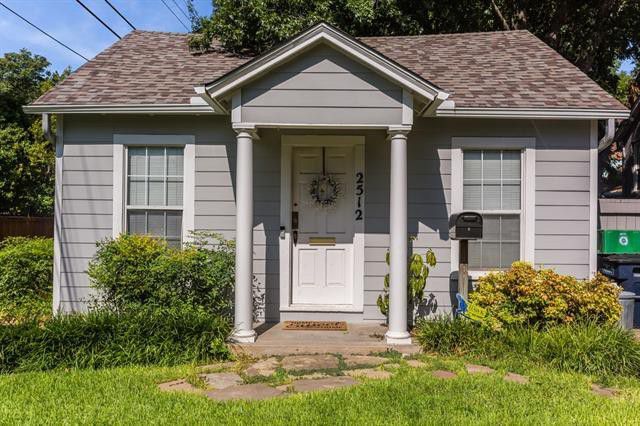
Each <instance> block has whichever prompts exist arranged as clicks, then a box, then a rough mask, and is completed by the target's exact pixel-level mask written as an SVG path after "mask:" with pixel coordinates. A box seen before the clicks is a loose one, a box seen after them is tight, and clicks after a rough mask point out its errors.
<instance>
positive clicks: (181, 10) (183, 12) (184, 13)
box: [171, 0, 189, 19]
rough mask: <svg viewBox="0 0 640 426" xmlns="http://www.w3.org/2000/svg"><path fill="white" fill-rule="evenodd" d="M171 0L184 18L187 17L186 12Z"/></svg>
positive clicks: (174, 0)
mask: <svg viewBox="0 0 640 426" xmlns="http://www.w3.org/2000/svg"><path fill="white" fill-rule="evenodd" d="M171 1H172V2H173V4H175V5H176V8H177V9H178V10H179V11H180V13H182V14H183V15H184V17H185V18H187V19H189V15H187V13H186V12H185V11H184V10H183V9H182V8H181V7H180V5H179V4H178V2H177V1H176V0H171Z"/></svg>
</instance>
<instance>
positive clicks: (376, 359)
mask: <svg viewBox="0 0 640 426" xmlns="http://www.w3.org/2000/svg"><path fill="white" fill-rule="evenodd" d="M343 361H344V363H345V365H346V366H347V367H348V368H353V367H361V366H374V367H375V366H378V365H382V364H385V363H387V362H389V358H383V357H381V356H373V355H345V356H344V357H343Z"/></svg>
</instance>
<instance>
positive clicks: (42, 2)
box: [0, 0, 633, 72]
mask: <svg viewBox="0 0 640 426" xmlns="http://www.w3.org/2000/svg"><path fill="white" fill-rule="evenodd" d="M81 1H82V2H83V3H84V4H85V5H86V6H87V7H89V8H90V9H91V10H92V11H93V12H94V13H95V14H96V15H98V16H99V17H100V18H101V19H102V20H103V21H105V22H106V23H107V24H108V25H109V26H110V27H111V28H113V29H114V30H115V31H116V33H118V34H119V35H120V36H124V35H125V34H127V33H128V32H129V31H131V28H130V27H129V25H128V24H127V23H126V22H124V21H123V20H122V19H121V18H120V17H119V16H118V15H117V14H116V13H115V12H114V11H113V10H112V9H111V8H110V7H109V5H108V4H107V3H106V2H105V1H104V0H81ZM0 2H2V3H4V4H6V5H7V6H8V7H10V8H11V9H13V10H14V11H16V12H17V13H19V14H20V15H22V16H24V17H25V18H27V19H28V20H29V21H31V22H32V23H34V24H35V25H37V26H38V27H40V28H42V29H43V30H45V31H47V32H48V33H49V34H51V35H52V36H54V37H55V38H57V39H58V40H60V41H62V42H63V43H65V44H66V45H68V46H69V47H71V48H72V49H74V50H76V51H77V52H79V53H80V54H82V55H83V56H85V57H87V58H89V59H91V58H93V57H94V56H95V55H97V54H98V53H99V52H100V51H102V50H104V49H105V48H107V47H108V46H110V45H111V44H113V43H115V42H116V41H117V38H116V37H115V36H114V35H113V34H112V33H111V32H109V30H108V29H107V28H105V27H104V26H103V25H102V24H101V23H100V22H98V21H97V20H96V19H95V18H94V17H93V16H91V15H90V14H89V13H88V12H87V11H86V10H84V9H83V8H82V6H80V5H79V4H78V3H77V2H76V0H0ZM110 2H111V3H112V4H113V5H114V6H115V7H116V8H117V9H118V10H119V11H120V13H122V14H123V15H124V16H125V17H126V18H127V19H128V20H129V21H131V23H132V24H133V25H134V26H135V27H136V28H138V29H142V30H155V31H172V32H187V30H185V28H184V27H183V26H182V24H181V23H180V21H178V19H177V18H176V17H175V16H173V15H172V14H171V12H169V10H168V9H167V7H166V6H165V5H164V4H163V3H162V0H110ZM164 2H165V3H166V4H167V5H168V6H169V7H170V8H171V9H172V10H173V11H174V13H175V14H176V15H178V17H179V18H180V19H182V21H183V22H184V23H185V24H186V25H187V26H189V22H188V20H187V19H186V18H185V16H184V15H183V14H182V11H184V12H186V6H185V0H164ZM194 5H195V7H196V9H197V10H198V13H199V14H200V15H202V16H208V15H211V10H212V6H211V0H194ZM178 6H179V7H180V8H181V10H182V11H181V10H180V9H179V8H178ZM21 48H27V49H29V50H30V51H32V52H34V53H37V54H39V55H42V56H44V57H46V58H47V59H48V60H49V62H51V64H52V65H51V68H52V69H53V70H57V71H62V70H63V69H64V68H66V67H67V66H70V67H71V68H72V69H76V68H77V67H79V66H80V65H82V64H83V63H84V62H85V61H84V59H82V58H80V57H78V56H77V55H75V54H74V53H72V52H70V51H68V50H67V49H65V48H64V47H62V46H60V45H58V44H57V43H56V42H54V41H53V40H51V39H49V38H48V37H47V36H45V35H44V34H42V33H40V32H39V31H37V30H36V29H35V28H33V27H31V26H29V25H28V24H27V23H25V22H24V21H22V20H21V19H19V18H18V17H16V16H15V15H13V14H11V13H10V12H9V11H8V10H6V9H4V8H2V7H0V55H4V54H5V53H7V52H15V51H18V50H20V49H21ZM621 69H622V70H624V71H627V72H630V71H631V70H632V69H633V63H632V62H631V61H625V62H624V63H623V64H622V66H621Z"/></svg>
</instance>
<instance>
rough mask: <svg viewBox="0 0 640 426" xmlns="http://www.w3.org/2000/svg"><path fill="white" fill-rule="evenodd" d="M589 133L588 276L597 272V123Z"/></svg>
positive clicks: (595, 121) (592, 125)
mask: <svg viewBox="0 0 640 426" xmlns="http://www.w3.org/2000/svg"><path fill="white" fill-rule="evenodd" d="M589 124H590V131H589V275H590V276H594V275H595V274H596V272H597V270H598V121H597V120H592V121H591V123H589Z"/></svg>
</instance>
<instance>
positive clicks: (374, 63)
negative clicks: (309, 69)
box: [205, 23, 449, 100]
mask: <svg viewBox="0 0 640 426" xmlns="http://www.w3.org/2000/svg"><path fill="white" fill-rule="evenodd" d="M321 42H325V43H327V44H329V45H331V46H333V47H334V48H336V49H337V50H339V51H341V52H342V53H344V54H346V55H347V56H349V57H351V58H352V59H355V60H357V61H358V62H360V63H362V64H364V65H366V66H368V67H369V68H372V69H373V70H375V71H377V72H378V73H380V74H382V75H384V76H386V77H387V78H388V79H390V80H391V81H393V82H395V83H397V84H399V85H400V86H402V87H405V88H407V89H410V90H411V91H412V92H414V93H415V94H417V95H419V96H421V97H423V98H424V99H428V100H434V99H441V100H444V99H446V98H447V97H448V96H449V95H448V94H447V93H445V92H444V91H442V90H441V89H439V88H438V87H436V86H434V85H433V84H432V83H430V82H428V81H426V80H424V79H422V78H420V77H418V76H416V75H414V74H412V73H411V72H409V71H407V70H406V69H405V68H403V67H401V66H399V65H397V64H395V63H393V62H391V61H390V60H388V59H387V58H385V57H383V56H382V55H380V54H379V53H377V52H375V51H374V50H372V49H370V48H368V47H366V46H364V45H362V44H360V43H358V42H357V41H355V40H353V39H351V38H350V37H348V36H346V35H345V34H342V33H341V32H340V31H338V30H336V29H335V28H333V27H332V26H330V25H328V24H326V23H320V24H317V25H315V26H313V27H312V28H310V29H308V30H307V31H305V32H303V33H302V34H300V35H298V36H297V37H295V38H294V39H293V40H291V41H289V42H288V43H286V44H284V45H283V46H280V47H279V48H276V49H274V50H272V51H271V52H268V53H266V54H265V55H263V56H262V57H259V58H257V59H255V60H253V61H251V62H249V63H247V64H246V65H244V66H240V67H239V68H236V69H235V70H234V71H232V72H230V73H229V74H227V75H225V76H223V77H221V78H220V79H218V80H215V81H213V82H211V83H209V84H207V85H206V86H205V87H206V90H207V92H208V93H209V94H210V96H211V97H212V98H213V99H219V98H221V97H223V96H225V95H226V94H228V93H229V92H232V91H233V90H236V89H238V88H239V87H241V86H242V85H244V84H246V83H247V82H248V81H250V80H253V79H255V78H257V77H258V76H260V75H262V74H264V73H266V72H268V71H269V70H271V69H273V68H275V67H277V66H279V65H280V64H282V63H283V62H285V61H287V60H289V59H290V58H292V57H294V56H295V55H298V54H299V53H301V52H302V51H304V50H307V49H308V48H310V47H312V46H315V45H316V44H319V43H321Z"/></svg>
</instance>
